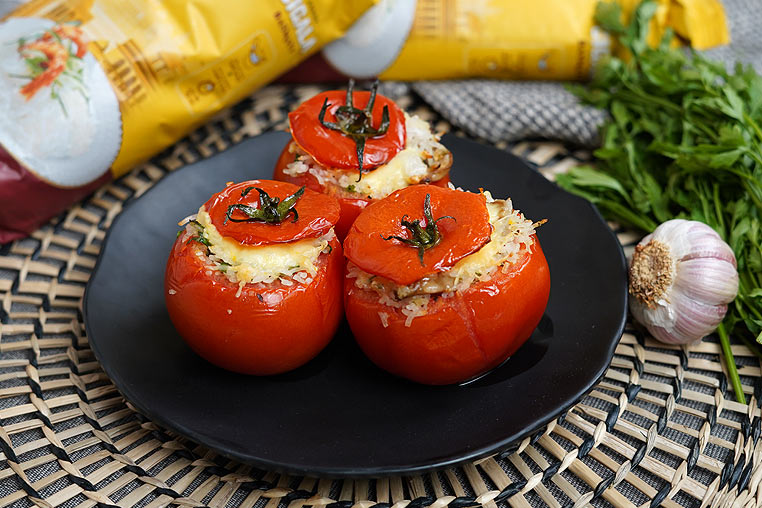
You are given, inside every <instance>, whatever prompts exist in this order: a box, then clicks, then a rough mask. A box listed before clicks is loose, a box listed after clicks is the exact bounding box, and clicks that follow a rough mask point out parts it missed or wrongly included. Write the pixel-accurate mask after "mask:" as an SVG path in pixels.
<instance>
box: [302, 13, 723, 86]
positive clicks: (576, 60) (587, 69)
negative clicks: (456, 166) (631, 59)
mask: <svg viewBox="0 0 762 508" xmlns="http://www.w3.org/2000/svg"><path fill="white" fill-rule="evenodd" d="M610 1H616V2H617V3H619V4H620V5H621V7H622V10H623V12H624V14H625V15H626V16H629V14H630V13H631V12H633V11H634V9H635V7H636V6H637V5H638V4H639V3H640V0H610ZM598 2H599V0H532V1H531V2H527V1H525V0H381V1H380V2H379V4H378V5H376V6H375V7H372V8H371V9H370V10H369V11H368V12H367V13H366V14H364V15H363V16H362V17H361V18H360V19H359V20H358V21H357V23H355V25H353V26H352V28H350V29H349V31H348V32H347V34H346V35H345V36H344V37H343V38H341V39H339V40H337V41H335V42H333V43H331V44H329V45H328V46H326V48H325V49H324V50H323V51H322V52H321V54H320V55H316V57H315V58H313V59H311V61H310V62H309V63H308V64H306V66H300V69H299V71H300V72H298V73H296V72H294V73H291V74H290V77H292V79H302V80H303V79H305V78H307V79H308V78H309V76H310V75H313V76H314V75H318V76H321V77H322V78H323V79H325V78H326V77H334V78H335V77H337V76H351V77H358V78H367V77H372V76H379V77H381V78H382V79H392V80H419V79H426V80H430V79H463V78H470V77H481V78H496V79H543V80H584V79H587V78H589V77H590V74H591V70H592V69H593V67H594V66H595V62H596V61H597V60H598V59H599V58H600V57H602V56H604V55H607V54H609V53H611V52H612V51H615V50H617V49H618V48H617V47H616V44H615V43H614V42H612V41H611V40H610V38H609V36H608V35H607V34H606V33H604V32H603V31H601V30H600V29H598V28H597V27H596V26H595V21H594V15H595V9H596V5H597V4H598ZM667 27H671V28H672V29H674V30H675V32H676V33H677V34H678V35H680V36H681V38H682V39H684V40H687V41H688V42H690V44H691V45H692V46H693V47H695V48H697V49H705V48H708V47H711V46H716V45H720V44H726V43H727V42H729V35H728V29H727V25H726V21H725V15H724V11H723V9H722V5H721V4H720V2H719V0H659V5H658V10H657V13H656V15H655V16H654V18H653V20H652V26H651V30H650V36H651V39H652V42H653V43H654V44H657V43H658V42H659V40H660V38H661V36H662V35H663V34H664V32H665V30H666V28H667ZM302 69H305V72H301V70H302ZM307 69H308V72H307V71H306V70H307ZM324 69H326V70H328V71H331V72H326V70H324ZM336 71H337V72H336Z"/></svg>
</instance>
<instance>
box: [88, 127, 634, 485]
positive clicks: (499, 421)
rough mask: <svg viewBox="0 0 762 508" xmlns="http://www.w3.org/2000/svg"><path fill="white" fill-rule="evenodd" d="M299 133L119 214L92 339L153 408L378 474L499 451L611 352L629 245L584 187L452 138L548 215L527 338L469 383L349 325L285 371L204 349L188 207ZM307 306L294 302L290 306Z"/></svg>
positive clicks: (479, 165)
mask: <svg viewBox="0 0 762 508" xmlns="http://www.w3.org/2000/svg"><path fill="white" fill-rule="evenodd" d="M287 139H288V136H287V135H286V134H284V133H269V134H265V135H262V136H259V137H256V138H253V139H251V140H248V141H246V142H243V143H241V144H240V145H238V146H236V147H234V148H231V149H229V150H227V151H225V152H223V153H222V154H220V155H216V156H215V157H213V158H211V159H208V160H205V161H202V162H199V163H197V164H193V165H192V166H189V167H187V168H184V169H182V170H180V171H177V172H176V173H173V174H171V175H169V176H167V177H166V178H164V179H163V180H162V181H161V182H159V183H158V184H157V185H156V186H154V187H153V188H152V189H151V190H150V191H148V192H147V193H146V194H145V195H144V196H142V197H140V198H139V199H137V200H136V201H135V202H134V203H132V204H131V205H130V206H128V207H127V208H126V209H125V211H124V212H123V213H122V214H121V215H120V216H119V218H118V219H117V220H116V222H115V223H114V225H113V226H112V227H111V229H110V231H109V234H108V236H107V238H106V241H105V245H104V246H103V249H102V252H101V256H100V259H99V261H98V265H97V266H96V269H95V272H94V273H93V276H92V278H91V280H90V283H89V284H88V286H87V292H86V294H85V302H84V309H85V323H86V327H87V334H88V337H89V340H90V344H91V346H92V348H93V350H94V351H95V354H96V356H97V358H98V360H99V361H100V362H101V365H102V366H103V369H104V370H105V371H106V373H107V374H108V375H109V377H110V378H111V379H112V380H113V382H114V384H115V385H116V386H117V387H118V388H119V390H121V392H122V393H123V394H124V396H125V397H126V398H127V399H128V400H130V401H131V402H132V403H133V404H134V405H135V406H136V407H137V408H138V409H140V410H141V411H142V412H144V413H145V414H146V415H148V416H149V417H150V418H151V419H153V420H154V421H156V422H158V423H159V424H161V425H164V426H165V427H167V428H170V429H173V430H175V431H177V432H179V433H181V434H183V435H185V436H187V437H189V438H191V439H193V440H195V441H197V442H199V443H203V444H204V445H207V446H208V447H210V448H212V449H214V450H217V451H219V452H221V453H223V454H225V455H228V456H230V457H234V458H236V459H239V460H242V461H245V462H250V463H253V464H256V465H258V466H261V467H264V468H268V469H278V470H287V471H291V472H297V473H312V474H321V475H336V476H339V475H352V476H370V475H381V474H392V473H403V472H405V473H410V472H414V471H422V470H426V469H431V468H438V467H444V466H449V465H452V464H455V463H458V462H462V461H465V460H468V459H475V458H479V457H482V456H485V455H488V454H490V453H493V452H496V451H500V450H503V449H505V448H507V447H509V446H510V445H511V444H512V443H515V442H516V441H517V440H519V439H521V438H523V437H524V436H526V435H527V434H528V433H530V432H532V431H533V430H536V429H537V428H539V427H541V426H542V425H543V424H545V423H547V422H549V421H550V420H552V419H553V418H555V417H557V416H558V415H559V414H560V413H561V412H563V411H564V410H565V409H566V408H568V407H569V406H571V405H572V404H573V403H574V402H575V401H577V400H578V399H579V398H580V397H581V396H582V395H583V394H584V393H585V392H587V391H588V390H589V389H590V388H591V387H592V386H593V385H594V384H595V382H596V381H597V380H598V379H599V377H600V376H601V375H602V374H603V373H604V371H605V370H606V368H607V367H608V365H609V362H610V360H611V356H612V354H613V351H614V348H615V346H616V343H617V341H618V339H619V337H620V336H621V333H622V330H623V327H624V321H625V310H626V280H625V262H624V256H623V254H622V250H621V248H620V247H619V244H618V242H617V240H616V238H615V237H614V235H613V234H612V233H611V232H610V230H609V229H608V227H607V226H606V223H605V222H604V221H603V220H602V219H601V217H600V216H599V214H598V213H597V211H596V210H595V209H594V208H593V207H592V206H591V205H590V204H588V203H587V202H586V201H584V200H582V199H580V198H577V197H575V196H572V195H570V194H568V193H566V192H564V191H562V190H561V189H559V188H558V187H557V186H556V185H555V184H553V183H550V182H548V181H547V180H545V178H543V177H542V176H541V175H540V174H538V173H537V172H536V171H534V170H532V169H530V168H529V167H527V166H526V165H525V164H524V163H522V162H521V160H519V159H517V158H516V157H513V156H511V155H510V154H508V153H506V152H504V151H501V150H497V149H494V148H491V147H487V146H483V145H481V144H477V143H474V142H472V141H468V140H465V139H461V138H456V137H452V136H447V137H445V138H444V141H443V142H444V144H445V145H447V146H448V147H449V148H450V149H451V150H452V152H453V154H454V160H455V165H454V169H453V172H452V179H453V182H454V183H455V184H456V185H458V186H462V187H464V188H466V189H469V190H474V191H475V190H477V189H478V188H479V187H483V188H485V189H489V190H491V191H492V193H493V195H494V196H496V197H506V196H510V197H511V198H513V202H514V205H515V206H516V207H517V208H519V209H521V210H522V211H523V212H524V213H525V214H526V216H527V217H530V218H532V219H535V220H537V219H542V218H547V219H549V222H548V223H547V224H545V225H544V226H542V227H541V228H540V229H539V238H540V242H541V244H542V246H543V249H544V251H545V255H546V256H547V259H548V263H549V266H550V272H551V281H552V283H551V286H552V287H551V293H550V302H549V303H548V307H547V310H546V314H545V317H544V318H543V320H542V322H541V323H540V326H539V327H538V329H537V330H536V331H535V333H534V335H532V337H531V339H530V340H529V341H528V342H527V343H526V344H525V345H524V346H523V347H522V348H521V349H520V350H519V351H518V353H517V354H516V355H514V356H513V358H511V359H510V360H509V361H508V362H506V363H505V364H504V365H503V366H501V367H499V368H498V369H496V370H495V371H493V372H492V373H491V374H489V375H487V376H486V377H484V378H482V379H480V380H478V381H476V382H473V383H471V384H468V385H465V386H446V387H428V386H420V385H416V384H414V383H411V382H407V381H404V380H402V379H397V378H394V377H392V376H391V375H388V374H386V373H385V372H383V371H381V370H379V369H378V368H376V367H375V366H374V365H373V364H372V363H370V361H368V360H367V359H365V357H364V356H363V355H362V353H361V352H360V350H359V349H358V348H357V347H356V346H355V345H354V342H353V339H352V336H351V334H350V332H349V330H348V328H347V327H346V326H343V327H342V328H341V329H340V330H339V332H338V333H337V335H336V337H335V339H334V341H333V342H332V343H331V344H330V345H329V346H328V348H327V349H326V350H325V351H323V353H321V354H320V355H319V356H318V357H317V358H316V359H314V360H313V361H312V362H310V363H309V364H307V365H306V366H304V367H302V368H300V369H298V370H296V371H293V372H291V373H288V374H285V375H279V376H274V377H263V378H258V377H247V376H243V375H238V374H233V373H230V372H226V371H224V370H222V369H219V368H217V367H214V366H212V365H210V364H209V363H207V362H206V361H204V360H202V359H201V358H199V357H198V356H196V355H195V354H194V353H193V352H192V351H191V350H190V349H189V348H188V347H187V346H186V345H185V343H184V342H183V341H182V339H181V338H180V337H179V336H178V334H177V333H176V332H175V330H174V328H173V327H172V323H171V322H170V321H169V317H168V315H167V311H166V309H165V307H164V295H163V294H162V291H163V279H164V266H165V263H166V260H167V256H168V253H169V250H170V246H171V245H172V243H173V241H174V239H175V233H176V232H177V230H178V227H177V221H178V220H179V219H181V218H183V217H185V216H187V215H189V214H191V213H194V212H195V211H196V210H197V207H198V206H199V204H200V203H203V202H204V201H206V199H207V198H208V197H209V196H210V195H211V194H213V193H214V192H217V191H219V190H220V189H222V188H223V186H224V185H225V182H228V181H241V180H248V179H252V178H269V177H270V176H271V174H272V169H273V166H274V164H275V161H276V159H277V157H278V154H279V152H280V150H281V148H282V147H283V146H284V145H285V143H286V140H287ZM300 318H304V317H301V316H295V317H294V319H300Z"/></svg>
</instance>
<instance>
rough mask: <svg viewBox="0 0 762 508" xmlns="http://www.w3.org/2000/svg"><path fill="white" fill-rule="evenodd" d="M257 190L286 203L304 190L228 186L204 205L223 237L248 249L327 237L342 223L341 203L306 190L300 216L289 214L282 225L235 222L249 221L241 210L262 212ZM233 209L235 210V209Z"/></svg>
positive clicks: (298, 205) (266, 183) (268, 183)
mask: <svg viewBox="0 0 762 508" xmlns="http://www.w3.org/2000/svg"><path fill="white" fill-rule="evenodd" d="M247 189H248V191H247ZM257 189H261V190H263V191H264V192H265V193H267V195H268V196H269V197H270V198H272V199H277V200H278V201H279V202H281V203H282V202H283V200H284V199H285V198H288V197H289V196H291V195H293V194H295V193H297V192H299V191H300V189H301V188H300V187H297V186H296V185H294V184H291V183H287V182H276V181H273V180H249V181H247V182H241V183H236V184H232V185H228V186H227V187H225V188H224V189H223V190H222V191H220V192H218V193H217V194H215V195H213V196H212V197H211V198H209V201H207V202H206V203H205V204H204V209H205V210H206V212H207V213H208V214H209V216H210V217H211V220H212V224H213V225H214V227H215V228H217V231H219V233H220V234H221V235H222V236H226V237H230V238H233V239H234V240H236V241H238V242H239V243H242V244H245V245H267V244H273V243H285V242H293V241H296V240H302V239H304V238H318V237H320V236H323V235H324V234H326V233H328V231H330V229H331V228H332V227H333V226H334V225H335V224H336V223H337V222H338V220H339V202H338V201H336V199H335V198H333V197H331V196H328V195H326V194H321V193H319V192H315V191H313V190H310V189H304V191H303V192H304V194H303V195H301V197H299V198H298V199H297V200H296V202H295V203H294V204H293V209H296V214H294V213H293V212H289V213H288V215H287V216H286V217H285V219H284V220H283V221H282V222H280V223H276V224H271V223H268V222H235V221H244V220H246V219H248V218H249V216H248V215H247V214H246V213H245V212H244V211H242V209H241V208H244V209H245V207H247V206H248V207H251V208H253V209H259V208H261V204H262V203H261V201H262V196H261V195H260V192H259V191H258V190H257ZM236 205H244V206H243V207H238V206H236ZM231 206H233V207H234V208H232V209H231V208H230V207H231ZM228 210H230V216H229V217H228ZM297 217H298V218H297ZM226 219H227V220H226Z"/></svg>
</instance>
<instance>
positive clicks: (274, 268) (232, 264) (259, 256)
mask: <svg viewBox="0 0 762 508" xmlns="http://www.w3.org/2000/svg"><path fill="white" fill-rule="evenodd" d="M196 220H197V221H198V223H199V224H201V226H202V227H203V232H201V234H202V235H203V237H204V238H205V239H206V240H208V242H209V252H210V253H211V255H210V256H209V258H210V261H212V262H213V263H214V264H215V266H216V267H217V269H220V270H222V271H224V273H225V275H227V277H228V279H230V280H231V281H233V282H240V283H244V284H245V283H254V282H273V281H275V280H278V279H280V280H281V282H283V283H284V284H286V285H290V284H289V282H290V279H293V280H296V281H297V282H304V283H308V282H307V281H308V279H309V280H310V281H311V278H312V277H314V276H315V274H317V267H316V266H315V263H316V262H317V259H318V257H319V256H320V254H321V253H322V252H323V251H324V250H326V249H328V248H329V246H328V244H329V242H330V241H331V239H332V238H333V237H334V233H333V230H331V231H330V232H329V233H328V234H326V235H323V236H321V237H319V238H306V239H304V240H298V241H295V242H289V243H283V244H274V245H257V246H251V245H242V244H240V243H239V242H237V241H236V240H233V239H231V238H227V237H224V236H222V235H221V234H220V232H219V231H218V230H217V228H216V227H214V224H212V220H211V218H210V217H209V214H208V213H207V212H206V210H204V207H203V206H202V207H201V208H200V209H199V211H198V215H197V217H196ZM226 265H229V266H226ZM223 268H224V270H223Z"/></svg>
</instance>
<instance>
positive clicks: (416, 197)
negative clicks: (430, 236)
mask: <svg viewBox="0 0 762 508" xmlns="http://www.w3.org/2000/svg"><path fill="white" fill-rule="evenodd" d="M427 195H429V196H430V203H431V217H432V218H433V219H434V221H436V225H437V228H438V229H439V233H440V235H441V237H440V240H439V243H438V244H436V245H434V246H433V247H430V248H427V249H426V250H424V251H423V264H421V259H420V258H419V249H418V248H416V247H413V246H410V245H406V244H405V243H403V242H402V241H400V240H398V239H393V238H392V239H389V240H385V239H384V238H389V237H393V236H396V237H400V238H404V239H410V238H411V237H412V235H411V233H410V231H409V230H408V229H407V228H405V227H404V226H403V225H402V222H401V221H402V219H403V218H404V219H406V220H407V221H413V222H414V221H415V220H418V219H420V220H421V225H424V226H425V225H426V224H425V218H424V204H425V201H426V196H427ZM405 216H407V217H405ZM446 216H449V217H452V219H450V218H442V219H440V218H441V217H446ZM491 234H492V225H491V224H490V222H489V212H488V211H487V200H486V198H485V197H484V196H483V195H482V194H474V193H472V192H465V191H459V190H454V189H449V188H442V187H435V186H433V185H413V186H410V187H406V188H404V189H400V190H397V191H395V192H393V193H392V194H390V195H389V196H387V197H386V198H384V199H381V200H379V201H375V202H373V203H371V204H370V205H369V206H368V207H367V208H365V210H363V211H362V213H360V215H359V216H358V217H357V220H355V223H354V224H353V225H352V227H351V229H350V230H349V234H348V235H347V237H346V239H345V240H344V254H345V255H346V256H347V258H349V260H350V261H352V262H353V263H354V264H356V265H357V266H358V267H360V268H361V269H362V270H364V271H366V272H368V273H371V274H374V275H379V276H381V277H384V278H387V279H389V280H391V281H392V282H394V283H396V284H399V285H403V286H404V285H408V284H412V283H414V282H416V281H418V280H420V279H422V278H423V277H425V276H427V275H431V274H434V273H437V272H444V271H447V270H449V269H450V268H452V267H453V266H454V265H455V263H457V262H458V261H460V260H461V259H463V258H464V257H466V256H468V255H469V254H472V253H474V252H476V251H478V250H479V249H481V248H482V247H483V246H484V245H485V244H486V243H488V242H489V240H490V235H491Z"/></svg>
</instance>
